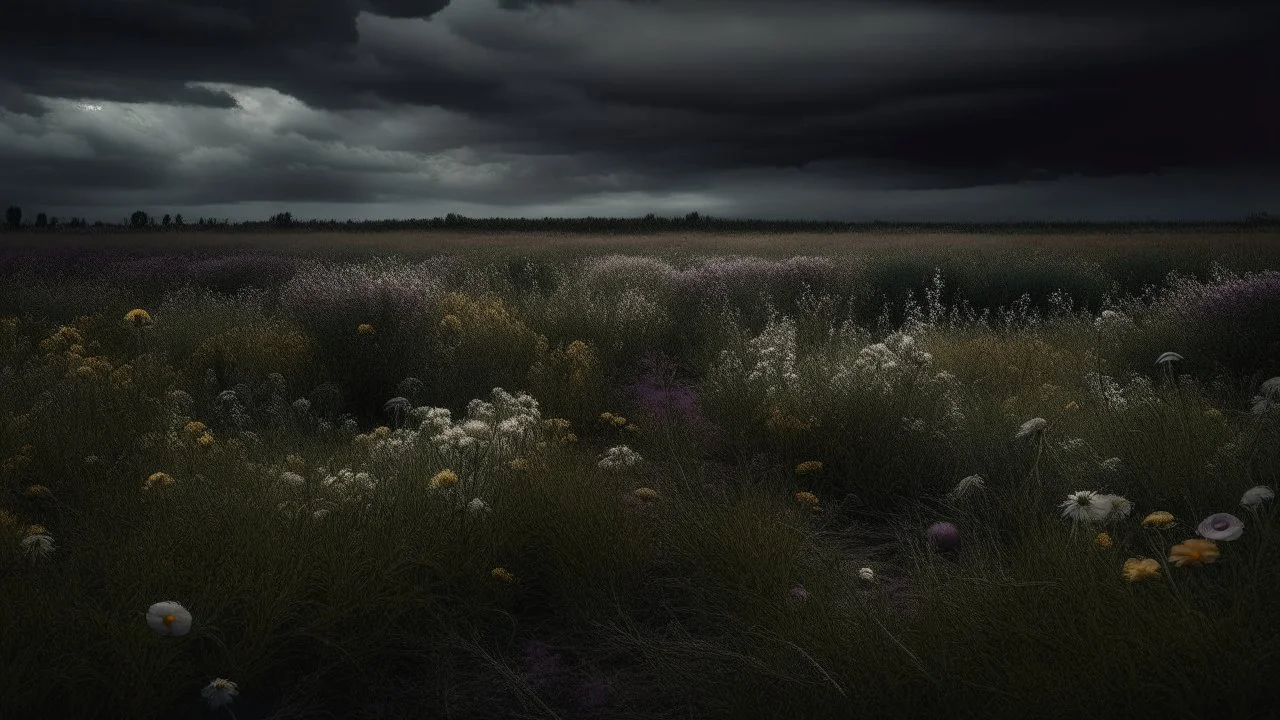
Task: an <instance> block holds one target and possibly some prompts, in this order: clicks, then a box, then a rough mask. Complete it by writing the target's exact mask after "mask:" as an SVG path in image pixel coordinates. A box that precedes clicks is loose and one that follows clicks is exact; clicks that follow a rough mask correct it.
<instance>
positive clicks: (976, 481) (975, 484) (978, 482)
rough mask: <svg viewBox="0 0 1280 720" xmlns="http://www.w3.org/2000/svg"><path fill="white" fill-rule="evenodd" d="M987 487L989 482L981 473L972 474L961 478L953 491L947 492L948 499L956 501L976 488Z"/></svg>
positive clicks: (982, 488) (984, 488)
mask: <svg viewBox="0 0 1280 720" xmlns="http://www.w3.org/2000/svg"><path fill="white" fill-rule="evenodd" d="M986 489H987V483H986V481H984V480H983V479H982V476H981V475H970V476H968V477H965V478H961V480H960V482H958V483H956V486H955V487H954V488H952V489H951V492H949V493H947V499H949V500H951V501H952V502H954V501H956V500H959V499H960V498H962V497H964V496H966V495H968V494H969V493H970V492H972V491H974V490H986Z"/></svg>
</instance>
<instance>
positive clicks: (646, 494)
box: [631, 487, 661, 500]
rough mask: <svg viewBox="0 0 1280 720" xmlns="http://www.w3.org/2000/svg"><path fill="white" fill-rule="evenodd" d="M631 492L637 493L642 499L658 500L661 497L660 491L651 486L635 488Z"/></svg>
mask: <svg viewBox="0 0 1280 720" xmlns="http://www.w3.org/2000/svg"><path fill="white" fill-rule="evenodd" d="M631 494H632V495H635V496H636V497H638V498H640V499H641V500H657V499H658V498H660V497H661V495H659V494H658V491H657V490H654V489H653V488H651V487H642V488H636V489H635V490H633V491H631Z"/></svg>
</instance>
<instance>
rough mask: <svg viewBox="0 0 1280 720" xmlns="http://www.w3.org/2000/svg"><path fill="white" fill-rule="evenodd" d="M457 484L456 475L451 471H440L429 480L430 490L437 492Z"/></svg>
mask: <svg viewBox="0 0 1280 720" xmlns="http://www.w3.org/2000/svg"><path fill="white" fill-rule="evenodd" d="M457 484H458V473H456V472H454V471H452V470H441V471H440V472H438V473H436V474H435V476H434V477H432V478H431V489H432V490H439V489H441V488H447V487H453V486H454V485H457Z"/></svg>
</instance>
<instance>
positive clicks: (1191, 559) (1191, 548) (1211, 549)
mask: <svg viewBox="0 0 1280 720" xmlns="http://www.w3.org/2000/svg"><path fill="white" fill-rule="evenodd" d="M1217 559H1218V544H1217V543H1215V542H1214V541H1212V540H1200V539H1192V540H1184V541H1182V542H1181V543H1179V544H1178V545H1174V546H1173V548H1172V549H1171V550H1169V562H1171V563H1173V564H1174V565H1177V566H1178V567H1182V566H1184V565H1204V564H1206V563H1211V562H1214V561H1216V560H1217Z"/></svg>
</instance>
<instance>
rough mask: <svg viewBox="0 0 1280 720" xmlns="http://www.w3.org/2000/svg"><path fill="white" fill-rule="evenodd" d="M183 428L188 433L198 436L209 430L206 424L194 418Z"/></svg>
mask: <svg viewBox="0 0 1280 720" xmlns="http://www.w3.org/2000/svg"><path fill="white" fill-rule="evenodd" d="M182 429H183V430H185V431H186V433H187V434H188V435H192V436H198V435H200V434H201V433H203V432H204V431H205V430H208V428H207V427H206V426H205V424H204V423H202V422H200V421H199V420H192V421H191V422H189V423H187V425H186V427H184V428H182Z"/></svg>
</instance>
